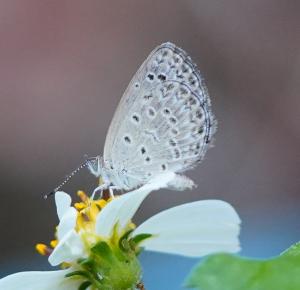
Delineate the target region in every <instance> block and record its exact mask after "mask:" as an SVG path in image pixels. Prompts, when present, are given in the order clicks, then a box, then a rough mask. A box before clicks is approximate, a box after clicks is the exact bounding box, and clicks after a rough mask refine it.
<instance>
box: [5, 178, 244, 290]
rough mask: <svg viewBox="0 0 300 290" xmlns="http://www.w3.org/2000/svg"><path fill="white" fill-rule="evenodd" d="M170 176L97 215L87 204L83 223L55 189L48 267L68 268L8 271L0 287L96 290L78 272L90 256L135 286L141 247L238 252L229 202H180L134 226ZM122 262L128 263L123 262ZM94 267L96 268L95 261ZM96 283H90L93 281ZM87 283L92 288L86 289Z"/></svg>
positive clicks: (13, 289)
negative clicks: (55, 219)
mask: <svg viewBox="0 0 300 290" xmlns="http://www.w3.org/2000/svg"><path fill="white" fill-rule="evenodd" d="M172 178H173V175H172V174H166V175H165V176H164V177H163V178H162V177H160V178H159V179H156V180H153V181H152V182H151V183H148V184H146V185H144V186H142V187H141V188H139V189H137V190H134V191H132V192H130V193H127V194H125V195H122V196H120V197H117V198H115V199H113V200H112V201H110V202H108V203H107V205H105V206H104V207H103V208H102V209H101V210H100V211H98V212H97V213H96V214H95V212H92V211H91V208H89V210H90V211H89V212H88V214H89V216H88V217H89V218H88V219H87V222H86V223H85V222H83V223H82V221H83V219H84V218H86V216H85V214H84V215H83V216H80V215H79V212H78V209H75V208H74V207H72V206H71V198H70V196H69V195H68V194H66V193H64V192H57V193H56V195H55V200H56V206H57V213H58V217H59V220H60V223H59V225H58V228H57V238H58V244H57V245H56V247H55V248H54V251H53V252H52V253H51V255H50V256H49V262H50V264H51V265H53V266H56V265H59V264H62V263H68V265H69V268H68V269H67V270H59V271H50V272H21V273H16V274H13V275H9V276H7V277H5V278H3V279H1V280H0V289H5V290H19V289H22V290H48V289H49V290H50V289H51V290H52V289H56V290H72V289H74V290H75V289H76V290H77V289H78V288H79V286H80V285H82V284H83V283H86V284H84V285H86V288H82V289H97V285H98V284H94V280H89V279H88V278H86V274H84V275H81V274H82V272H84V271H86V269H87V268H84V271H83V270H82V269H83V268H82V267H83V266H82V265H85V264H84V263H91V260H92V262H93V263H94V261H93V259H94V260H97V259H98V257H99V256H101V263H102V262H103V260H105V259H107V260H108V261H109V262H108V263H109V264H106V266H107V265H114V266H113V268H114V270H115V268H117V270H119V271H121V272H122V273H121V274H120V273H117V274H116V273H115V272H105V273H109V274H110V275H115V274H116V276H122V275H124V277H130V275H132V277H131V278H132V279H133V280H132V281H135V280H136V281H135V284H137V283H138V282H140V278H141V276H140V275H141V271H140V266H139V263H138V260H137V259H136V255H137V252H139V251H140V250H141V248H144V249H145V250H150V251H157V252H162V253H172V254H177V255H184V256H190V257H200V256H203V255H207V254H211V253H215V252H230V253H233V252H237V251H239V249H240V248H239V240H238V235H239V228H240V227H239V224H240V219H239V217H238V215H237V213H236V212H235V210H234V209H233V208H232V206H231V205H229V204H228V203H226V202H224V201H220V200H205V201H196V202H191V203H186V204H183V205H179V206H176V207H173V208H171V209H168V210H165V211H162V212H160V213H158V214H156V215H154V216H153V217H151V218H150V219H148V220H146V221H145V222H144V223H142V224H141V225H139V226H138V227H136V228H135V227H134V226H133V224H132V223H131V219H132V217H133V216H134V214H135V212H136V211H137V209H138V208H139V206H140V205H141V203H142V202H143V200H144V199H145V198H146V197H147V195H148V194H149V193H150V192H151V191H153V190H156V189H158V188H162V187H166V186H167V183H168V182H170V181H171V180H172ZM87 202H88V203H89V202H91V201H90V200H88V201H87ZM95 202H97V201H95ZM82 218H83V219H82ZM120 249H121V250H120ZM120 253H121V255H123V256H122V257H125V258H124V259H125V260H122V259H123V258H122V259H121V260H122V263H123V264H122V263H121V264H120V261H117V260H116V259H115V258H114V257H115V256H118V257H119V255H120ZM97 255H98V256H97ZM114 255H115V256H114ZM102 256H103V259H102ZM108 256H109V257H108ZM107 257H108V258H107ZM82 261H83V262H82ZM86 261H87V262H86ZM124 261H125V262H126V263H127V264H126V263H125V264H124ZM110 263H112V264H110ZM114 263H115V264H114ZM93 265H96V266H95V267H96V268H97V267H99V264H95V263H94V264H93ZM101 265H102V264H101ZM120 265H121V266H120ZM126 265H128V271H127V269H126V267H127V266H126ZM92 269H93V270H91V271H94V268H92ZM97 269H99V268H97ZM117 270H115V271H117ZM75 271H76V272H75ZM78 271H80V272H78ZM123 272H124V273H123ZM76 273H77V274H76ZM78 273H81V274H78ZM84 273H86V272H84ZM66 275H67V276H68V277H66ZM93 275H94V276H95V275H96V278H95V279H96V280H97V279H98V278H99V279H98V280H97V281H102V280H101V279H104V278H103V273H102V272H101V273H100V272H99V273H98V272H97V273H96V274H95V271H94V272H93ZM94 276H93V277H94ZM93 279H94V278H93ZM128 279H129V278H128ZM114 280H115V276H114ZM91 281H92V282H91ZM97 281H96V282H95V283H98V282H97ZM103 281H104V280H103ZM99 283H101V282H99ZM128 283H129V282H128ZM90 285H91V286H90ZM99 285H101V284H99ZM92 286H93V287H94V288H91V287H92ZM88 287H90V288H88ZM114 287H115V288H110V289H118V290H121V287H123V286H120V285H119V286H114ZM117 287H118V288H117ZM124 287H125V286H124ZM126 287H127V288H124V289H135V288H134V287H135V285H131V287H132V288H130V287H128V285H127V286H126ZM105 289H106V288H105ZM122 289H123V288H122Z"/></svg>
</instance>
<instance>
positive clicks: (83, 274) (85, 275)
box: [65, 270, 89, 278]
mask: <svg viewBox="0 0 300 290" xmlns="http://www.w3.org/2000/svg"><path fill="white" fill-rule="evenodd" d="M73 276H82V277H85V278H89V273H88V272H87V271H80V270H78V271H73V272H71V273H68V274H66V275H65V277H66V278H70V277H73Z"/></svg>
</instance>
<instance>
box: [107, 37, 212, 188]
mask: <svg viewBox="0 0 300 290" xmlns="http://www.w3.org/2000/svg"><path fill="white" fill-rule="evenodd" d="M215 127H216V126H215V120H214V117H213V115H212V113H211V110H210V99H209V96H208V93H207V89H206V86H205V84H204V82H203V79H202V77H201V75H200V72H199V71H198V70H197V68H196V66H195V65H194V64H193V62H192V60H191V59H190V57H188V55H187V54H186V53H185V52H184V51H183V50H182V49H180V48H178V47H176V46H175V45H174V44H172V43H164V44H162V45H160V46H158V47H157V48H156V49H155V50H154V51H153V52H152V53H151V54H150V55H149V57H148V58H147V59H146V60H145V62H144V63H143V64H142V66H141V67H140V69H139V70H138V71H137V73H136V74H135V76H134V77H133V79H132V80H131V82H130V84H129V86H128V88H127V90H126V91H125V93H124V95H123V97H122V99H121V101H120V104H119V106H118V108H117V110H116V113H115V115H114V118H113V120H112V123H111V125H110V128H109V131H108V135H107V139H106V143H105V147H104V159H105V160H108V161H109V162H110V164H111V167H112V168H113V170H114V171H115V172H120V171H122V172H123V173H122V174H124V175H125V176H127V178H128V179H132V180H131V183H132V184H131V185H132V187H134V186H137V185H139V184H142V183H143V182H146V181H147V180H148V179H150V178H152V177H153V176H155V175H157V174H159V173H161V172H164V171H173V172H182V171H185V170H187V169H190V168H192V167H193V166H194V165H195V164H197V162H199V161H201V160H202V159H203V157H204V154H205V152H206V150H207V148H208V147H209V143H210V142H211V138H212V135H213V133H214V131H215Z"/></svg>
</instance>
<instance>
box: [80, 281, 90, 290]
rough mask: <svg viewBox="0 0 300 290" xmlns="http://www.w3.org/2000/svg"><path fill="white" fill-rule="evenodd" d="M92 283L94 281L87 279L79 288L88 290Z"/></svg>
mask: <svg viewBox="0 0 300 290" xmlns="http://www.w3.org/2000/svg"><path fill="white" fill-rule="evenodd" d="M91 285H92V282H90V281H85V282H83V283H82V284H81V285H80V286H79V288H78V290H86V289H87V288H88V287H90V286H91Z"/></svg>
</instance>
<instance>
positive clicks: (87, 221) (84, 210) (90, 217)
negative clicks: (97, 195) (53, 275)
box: [35, 190, 111, 256]
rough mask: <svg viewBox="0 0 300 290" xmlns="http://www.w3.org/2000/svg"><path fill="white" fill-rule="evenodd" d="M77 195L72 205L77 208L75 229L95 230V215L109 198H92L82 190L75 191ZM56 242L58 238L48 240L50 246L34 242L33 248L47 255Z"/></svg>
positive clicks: (80, 230) (78, 230) (79, 230)
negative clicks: (76, 200)
mask: <svg viewBox="0 0 300 290" xmlns="http://www.w3.org/2000/svg"><path fill="white" fill-rule="evenodd" d="M77 196H78V197H79V198H80V201H79V202H77V203H75V204H74V207H75V209H76V210H77V221H76V227H75V230H76V231H77V232H87V233H90V234H92V233H93V232H94V231H95V225H96V218H97V215H98V214H99V212H100V211H101V210H102V209H103V208H104V207H105V206H106V205H107V203H108V202H109V201H110V200H111V198H110V199H108V200H104V199H98V200H92V199H90V198H89V197H88V196H87V194H86V193H85V192H84V191H82V190H79V191H77ZM57 244H58V240H57V239H55V240H52V241H51V242H50V246H48V245H45V244H41V243H39V244H36V246H35V249H36V251H37V252H38V253H39V254H41V255H43V256H49V255H50V254H51V253H52V251H53V249H54V248H55V247H56V246H57Z"/></svg>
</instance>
